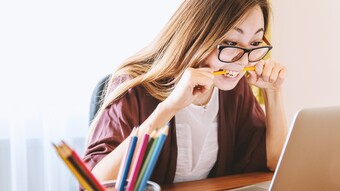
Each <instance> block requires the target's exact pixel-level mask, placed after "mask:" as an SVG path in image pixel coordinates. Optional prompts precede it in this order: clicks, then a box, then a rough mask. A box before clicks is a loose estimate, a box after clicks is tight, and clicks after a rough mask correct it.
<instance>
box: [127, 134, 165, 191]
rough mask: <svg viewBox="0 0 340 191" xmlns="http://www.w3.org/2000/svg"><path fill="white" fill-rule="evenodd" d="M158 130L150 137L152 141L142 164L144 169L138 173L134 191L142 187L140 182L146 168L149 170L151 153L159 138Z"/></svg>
mask: <svg viewBox="0 0 340 191" xmlns="http://www.w3.org/2000/svg"><path fill="white" fill-rule="evenodd" d="M158 133H159V132H158V130H154V131H153V132H152V133H151V135H150V140H149V142H148V147H147V149H146V151H145V154H144V159H143V162H142V167H141V169H140V170H139V173H138V176H137V181H136V183H135V187H134V189H133V190H137V188H138V187H139V185H140V181H141V177H142V176H143V174H144V172H145V170H146V168H147V165H148V164H147V162H148V161H149V158H150V157H151V153H152V152H153V150H154V148H155V145H156V144H155V143H156V141H157V138H158Z"/></svg>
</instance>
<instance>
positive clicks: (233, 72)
mask: <svg viewBox="0 0 340 191" xmlns="http://www.w3.org/2000/svg"><path fill="white" fill-rule="evenodd" d="M239 73H240V72H236V71H227V72H226V73H225V74H224V76H226V77H228V78H235V77H236V76H237V75H238V74H239Z"/></svg>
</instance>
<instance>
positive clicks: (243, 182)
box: [162, 172, 273, 191]
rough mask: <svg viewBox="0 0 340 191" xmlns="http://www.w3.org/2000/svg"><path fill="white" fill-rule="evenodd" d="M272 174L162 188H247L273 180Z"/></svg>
mask: <svg viewBox="0 0 340 191" xmlns="http://www.w3.org/2000/svg"><path fill="white" fill-rule="evenodd" d="M272 177H273V173H272V172H255V173H248V174H238V175H231V176H223V177H217V178H208V179H204V180H197V181H191V182H181V183H176V184H171V185H166V186H162V190H164V191H174V190H175V191H181V190H209V191H213V190H226V189H232V188H237V187H241V186H247V185H250V184H255V183H259V182H263V181H268V180H271V179H272Z"/></svg>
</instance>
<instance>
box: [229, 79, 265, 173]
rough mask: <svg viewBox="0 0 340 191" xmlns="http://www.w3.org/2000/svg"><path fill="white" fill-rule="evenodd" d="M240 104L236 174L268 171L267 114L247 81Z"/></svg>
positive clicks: (236, 145)
mask: <svg viewBox="0 0 340 191" xmlns="http://www.w3.org/2000/svg"><path fill="white" fill-rule="evenodd" d="M243 83H244V85H243V91H242V92H243V95H242V99H240V102H239V103H238V108H239V110H238V115H237V116H239V117H238V119H237V121H238V122H237V124H238V127H237V131H236V138H235V140H236V142H235V166H234V172H251V171H268V168H267V156H266V124H265V114H264V112H263V109H262V107H261V106H260V104H259V103H258V102H257V100H256V98H255V96H254V95H253V92H252V90H251V88H250V86H249V84H248V82H247V81H246V80H244V81H243Z"/></svg>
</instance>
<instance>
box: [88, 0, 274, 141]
mask: <svg viewBox="0 0 340 191" xmlns="http://www.w3.org/2000/svg"><path fill="white" fill-rule="evenodd" d="M256 5H258V6H260V7H261V10H262V12H263V17H264V23H265V29H266V28H267V26H268V19H269V10H270V8H269V4H268V2H267V0H211V1H210V0H184V1H183V3H182V4H181V5H180V7H179V8H178V10H177V11H176V12H175V14H174V15H173V16H172V17H171V19H170V20H169V22H168V23H167V24H166V25H165V27H164V28H163V30H162V31H161V32H160V33H159V35H158V36H157V38H156V39H155V40H154V41H153V42H152V43H151V44H150V45H149V46H147V47H146V48H144V49H142V50H141V51H140V52H138V53H137V54H135V55H134V56H132V57H130V58H129V59H127V60H125V61H124V62H123V63H122V64H121V65H120V67H119V68H118V69H117V70H116V72H114V73H113V74H112V76H111V79H110V82H109V83H108V84H109V87H108V88H107V89H108V90H110V89H111V88H110V84H112V81H113V80H114V79H115V78H116V77H118V76H121V75H128V76H129V77H130V79H129V80H127V81H125V82H123V83H122V84H120V85H119V86H118V87H116V88H115V89H114V90H113V91H107V94H106V97H105V100H104V101H103V104H102V107H101V108H100V109H99V111H98V112H97V115H96V117H95V118H94V120H93V121H92V124H91V128H90V129H91V130H90V133H89V135H91V134H92V132H93V129H94V127H95V126H96V125H97V123H98V121H99V118H100V116H101V115H102V113H103V111H104V110H105V108H107V107H108V106H110V105H111V104H112V103H113V102H114V101H116V100H117V99H119V98H120V97H121V96H122V95H123V94H124V93H125V92H126V91H127V90H128V89H130V88H132V87H135V86H137V85H143V86H144V87H145V88H146V90H147V91H148V92H149V93H150V94H151V95H152V96H153V97H155V98H156V99H158V100H160V101H163V100H164V99H165V98H167V97H168V95H169V94H170V93H171V91H172V90H173V89H174V86H175V84H176V82H177V81H178V80H179V79H180V77H181V76H182V74H183V72H184V71H185V69H186V68H188V67H193V68H197V67H199V65H200V64H201V63H202V61H203V60H204V59H205V58H207V56H208V55H209V54H210V53H211V52H212V51H214V50H215V51H216V46H217V45H218V44H219V43H221V42H222V41H223V39H225V37H226V35H227V32H228V31H229V30H230V29H232V28H233V27H234V26H235V25H236V24H237V23H239V22H240V21H241V20H242V18H243V16H244V15H245V14H246V13H247V12H248V11H249V10H250V9H251V8H253V7H254V6H256Z"/></svg>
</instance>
